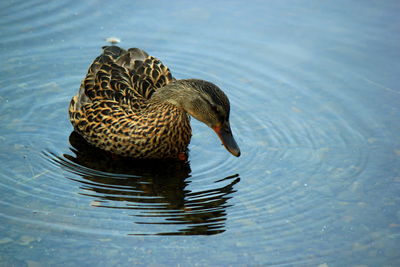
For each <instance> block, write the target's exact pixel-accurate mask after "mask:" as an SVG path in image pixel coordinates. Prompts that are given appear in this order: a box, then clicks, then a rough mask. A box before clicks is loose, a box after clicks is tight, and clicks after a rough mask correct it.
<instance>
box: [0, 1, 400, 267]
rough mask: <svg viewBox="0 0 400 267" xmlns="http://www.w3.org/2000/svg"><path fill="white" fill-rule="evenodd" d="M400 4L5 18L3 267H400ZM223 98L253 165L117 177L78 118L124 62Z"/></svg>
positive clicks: (199, 165)
mask: <svg viewBox="0 0 400 267" xmlns="http://www.w3.org/2000/svg"><path fill="white" fill-rule="evenodd" d="M399 13H400V2H398V1H390V0H388V1H372V0H368V1H342V0H339V1H305V0H288V1H278V0H271V1H201V2H193V1H112V2H109V1H81V2H79V3H78V2H75V1H64V0H62V1H8V0H5V1H1V3H0V30H1V35H0V60H1V64H0V162H1V166H2V168H1V170H0V265H1V266H99V265H107V266H113V265H115V266H131V265H133V264H137V265H144V266H148V265H150V266H193V265H197V266H228V265H232V266H236V265H238V266H248V265H249V266H258V265H259V266H265V265H278V266H320V267H327V266H399V265H400V253H399V251H400V121H399V117H400V116H399V115H400V87H399V77H400V63H399V62H400V61H399V58H400V49H399V44H400V28H399V25H400V17H399V15H398V14H399ZM109 37H117V38H120V39H121V42H120V43H119V44H118V45H120V46H121V47H124V48H129V47H139V48H142V49H144V50H146V51H147V52H148V53H149V54H151V55H153V56H155V57H157V58H159V59H161V60H162V61H163V63H164V64H166V65H167V66H168V67H169V68H170V69H171V71H172V73H173V75H174V76H175V77H176V78H178V79H182V78H199V79H204V80H208V81H211V82H213V83H215V84H217V85H218V86H219V87H220V88H222V89H223V90H224V91H225V92H226V94H227V95H228V96H229V99H230V102H231V108H232V109H231V125H232V129H233V132H234V135H235V138H236V140H237V142H238V144H239V146H240V148H241V151H242V156H241V157H240V158H235V157H233V156H232V155H230V154H229V153H228V152H227V151H226V150H224V148H223V147H222V146H221V145H220V142H219V140H218V138H217V136H215V134H214V133H213V132H212V131H211V130H210V129H209V128H208V127H207V126H205V125H203V124H202V123H200V122H198V121H196V120H194V119H193V120H192V128H193V137H192V141H191V144H190V158H189V162H188V163H187V164H181V163H148V164H147V163H146V164H142V163H138V162H136V161H133V160H128V159H127V160H112V159H110V158H107V156H106V155H103V154H101V151H98V150H95V149H93V148H91V147H90V146H88V145H87V144H86V143H85V142H84V141H83V140H82V139H81V138H80V137H79V136H77V135H76V134H74V133H73V132H72V126H71V125H70V123H69V120H68V112H67V110H68V104H69V101H70V99H71V97H72V96H73V95H74V94H75V93H76V92H77V90H78V88H79V85H80V82H81V80H82V79H83V77H84V76H85V74H86V71H87V68H88V66H89V64H90V63H91V61H92V60H93V59H94V58H95V57H96V56H98V55H99V53H100V52H101V47H102V46H103V45H107V42H106V41H105V39H106V38H109Z"/></svg>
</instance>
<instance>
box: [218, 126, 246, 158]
mask: <svg viewBox="0 0 400 267" xmlns="http://www.w3.org/2000/svg"><path fill="white" fill-rule="evenodd" d="M213 130H214V131H215V132H216V133H217V135H218V136H219V139H221V142H222V144H223V145H224V146H225V148H226V149H227V150H228V151H229V152H230V153H231V154H232V155H234V156H236V157H239V156H240V149H239V146H238V145H237V144H236V141H235V139H234V138H233V135H232V130H231V126H230V125H229V122H227V123H225V124H223V125H217V126H214V127H213Z"/></svg>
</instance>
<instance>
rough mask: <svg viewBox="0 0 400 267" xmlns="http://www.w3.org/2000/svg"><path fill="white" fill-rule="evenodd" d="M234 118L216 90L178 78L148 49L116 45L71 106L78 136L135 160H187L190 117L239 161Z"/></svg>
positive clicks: (105, 51)
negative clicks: (200, 124)
mask: <svg viewBox="0 0 400 267" xmlns="http://www.w3.org/2000/svg"><path fill="white" fill-rule="evenodd" d="M229 116H230V103H229V99H228V97H227V96H226V94H225V93H224V92H223V91H222V90H221V89H220V88H219V87H218V86H217V85H215V84H213V83H211V82H209V81H205V80H201V79H175V78H174V77H173V76H172V74H171V72H170V70H169V68H168V67H167V66H165V65H164V64H163V63H162V62H161V61H160V60H159V59H157V58H155V57H153V56H150V55H149V54H148V53H147V52H145V51H144V50H142V49H139V48H129V49H127V50H125V49H122V48H120V47H119V46H116V45H110V46H104V47H103V51H102V53H101V55H99V56H98V57H97V58H96V59H95V60H94V61H93V63H92V64H91V65H90V67H89V69H88V72H87V74H86V77H85V78H84V79H83V80H82V82H81V85H80V88H79V91H78V93H77V94H76V95H75V96H73V97H72V99H71V101H70V105H69V119H70V122H71V124H72V126H73V128H74V131H75V132H76V133H78V134H79V135H81V136H82V137H83V139H85V140H86V141H87V142H88V143H89V144H91V145H93V146H95V147H97V148H100V149H102V150H105V151H108V152H110V153H111V154H113V155H120V156H124V157H130V158H136V159H180V160H187V158H188V146H189V143H190V139H191V136H192V131H191V126H190V117H193V118H195V119H197V120H199V121H201V122H203V123H204V124H206V125H207V126H208V127H210V128H211V129H212V130H214V132H215V133H216V134H217V136H218V137H219V139H220V140H221V142H222V144H223V145H224V147H225V148H226V150H227V151H229V152H230V153H231V154H232V155H234V156H236V157H239V156H240V154H241V152H240V149H239V146H238V145H237V143H236V141H235V139H234V137H233V133H232V130H231V127H230V122H229Z"/></svg>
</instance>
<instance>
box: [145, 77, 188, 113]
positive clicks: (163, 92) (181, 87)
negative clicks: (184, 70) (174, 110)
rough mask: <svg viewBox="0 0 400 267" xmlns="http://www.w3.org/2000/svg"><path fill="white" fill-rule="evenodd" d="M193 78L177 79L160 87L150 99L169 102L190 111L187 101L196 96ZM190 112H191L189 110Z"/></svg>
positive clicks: (157, 101)
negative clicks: (192, 82)
mask: <svg viewBox="0 0 400 267" xmlns="http://www.w3.org/2000/svg"><path fill="white" fill-rule="evenodd" d="M190 81H191V80H177V81H174V82H172V83H169V84H167V85H166V86H164V87H162V88H160V89H158V90H157V91H156V92H154V94H153V95H152V97H151V99H150V101H151V102H155V103H168V104H172V105H174V106H176V107H178V108H180V109H183V110H185V111H186V112H189V110H188V109H187V103H188V102H190V101H191V100H192V99H193V98H194V94H193V90H194V89H195V88H193V86H192V85H191V82H190ZM189 113H190V112H189Z"/></svg>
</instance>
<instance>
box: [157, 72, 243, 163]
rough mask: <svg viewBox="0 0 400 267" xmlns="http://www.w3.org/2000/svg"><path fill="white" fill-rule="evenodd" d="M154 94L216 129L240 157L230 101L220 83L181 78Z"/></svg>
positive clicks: (226, 143) (225, 142) (222, 140)
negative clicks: (231, 125)
mask: <svg viewBox="0 0 400 267" xmlns="http://www.w3.org/2000/svg"><path fill="white" fill-rule="evenodd" d="M153 97H154V98H155V99H157V98H161V99H163V100H164V101H166V102H169V103H171V104H173V105H176V106H178V107H181V108H182V109H184V110H185V111H186V112H187V113H188V114H189V115H191V116H192V117H194V118H195V119H197V120H199V121H201V122H203V123H205V124H206V125H207V126H209V127H210V128H211V129H213V130H214V131H215V133H216V134H217V135H218V137H219V138H220V139H221V142H222V144H223V145H224V146H225V148H226V149H227V150H228V151H229V152H230V153H231V154H232V155H234V156H236V157H239V156H240V149H239V146H238V145H237V143H236V141H235V139H234V137H233V134H232V130H231V127H230V124H229V112H230V104H229V100H228V97H227V96H226V95H225V93H224V92H223V91H222V90H221V89H219V88H218V86H216V85H215V84H213V83H210V82H207V81H203V80H196V79H187V80H177V81H175V82H172V83H170V84H168V85H167V86H165V87H163V88H161V89H159V90H158V91H156V93H154V95H153Z"/></svg>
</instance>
